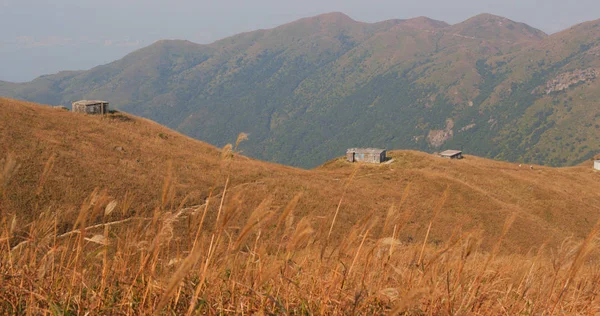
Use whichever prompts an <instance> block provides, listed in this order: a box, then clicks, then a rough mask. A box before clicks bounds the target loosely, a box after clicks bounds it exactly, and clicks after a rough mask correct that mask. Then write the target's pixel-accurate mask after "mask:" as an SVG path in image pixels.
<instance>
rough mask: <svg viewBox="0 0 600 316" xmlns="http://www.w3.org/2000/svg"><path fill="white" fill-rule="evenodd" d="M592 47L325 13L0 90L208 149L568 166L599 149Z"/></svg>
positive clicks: (302, 162) (584, 36)
mask: <svg viewBox="0 0 600 316" xmlns="http://www.w3.org/2000/svg"><path fill="white" fill-rule="evenodd" d="M599 43H600V28H599V27H598V22H589V23H584V24H581V25H578V26H575V27H573V28H571V29H569V30H566V31H564V32H562V33H558V34H554V35H552V36H547V35H546V34H544V33H543V32H541V31H539V30H536V29H534V28H531V27H529V26H527V25H525V24H522V23H517V22H514V21H510V20H508V19H505V18H502V17H497V16H493V15H489V14H482V15H478V16H476V17H473V18H471V19H469V20H467V21H464V22H462V23H458V24H455V25H448V24H446V23H444V22H440V21H435V20H431V19H428V18H424V17H419V18H415V19H409V20H389V21H383V22H379V23H361V22H357V21H354V20H352V19H351V18H349V17H347V16H345V15H343V14H341V13H330V14H325V15H320V16H316V17H312V18H306V19H301V20H298V21H295V22H292V23H290V24H286V25H283V26H280V27H277V28H274V29H270V30H259V31H254V32H249V33H243V34H239V35H236V36H233V37H230V38H226V39H223V40H220V41H217V42H215V43H212V44H209V45H199V44H194V43H191V42H187V41H160V42H157V43H155V44H153V45H151V46H149V47H146V48H144V49H141V50H138V51H136V52H133V53H131V54H129V55H127V56H126V57H124V58H123V59H121V60H118V61H115V62H113V63H110V64H107V65H103V66H99V67H96V68H93V69H91V70H89V71H85V72H64V73H59V74H56V75H49V76H43V77H40V78H38V79H36V80H34V81H32V82H30V83H24V84H11V83H0V95H5V96H9V97H14V98H21V99H26V100H30V101H35V102H40V103H49V104H70V102H72V101H75V100H78V99H83V98H89V99H91V98H94V99H95V98H99V99H107V100H109V101H110V102H111V104H112V106H113V107H115V108H118V109H120V110H124V111H128V112H131V113H134V114H136V115H141V116H144V117H147V118H150V119H152V120H155V121H158V122H159V123H162V124H165V125H167V126H169V127H171V128H175V129H177V130H179V131H181V132H183V133H186V134H188V135H190V136H193V137H195V138H198V139H201V140H204V141H207V142H210V143H212V144H215V145H217V146H221V145H223V144H225V143H227V142H228V141H230V140H231V139H234V138H235V136H236V135H237V134H238V133H239V132H242V131H243V132H248V133H250V140H249V141H248V142H246V143H245V144H244V147H243V150H244V153H245V154H246V155H249V156H253V157H256V158H260V159H264V160H270V161H274V162H279V163H284V164H291V165H296V166H302V167H313V166H316V165H319V164H321V163H322V162H324V161H326V160H328V159H330V158H332V157H335V156H340V155H341V154H342V153H343V152H344V150H345V148H347V147H355V146H377V147H387V148H395V149H401V148H402V149H418V150H425V151H437V150H440V149H442V148H449V147H454V148H463V149H464V150H465V151H467V152H469V153H473V154H476V155H481V156H487V157H492V158H499V159H506V160H509V161H531V162H535V163H541V164H550V165H568V164H574V163H578V162H580V161H582V160H584V159H587V158H589V157H591V156H592V155H593V154H594V153H595V152H597V151H599V150H600V145H599V144H597V143H595V142H594V140H595V139H596V138H597V137H598V136H600V129H598V128H597V127H596V126H597V122H598V118H597V116H600V114H598V115H596V113H599V111H598V110H597V109H598V105H599V104H600V99H599V98H598V94H599V93H600V92H599V91H600V90H599V89H597V88H598V87H597V81H596V79H595V78H596V69H599V70H600V68H599V67H598V65H597V63H598V58H597V57H598V56H599V54H600V45H599ZM547 85H548V87H547ZM565 86H566V87H565ZM547 90H548V91H549V90H552V91H550V92H548V93H547ZM598 123H600V122H598Z"/></svg>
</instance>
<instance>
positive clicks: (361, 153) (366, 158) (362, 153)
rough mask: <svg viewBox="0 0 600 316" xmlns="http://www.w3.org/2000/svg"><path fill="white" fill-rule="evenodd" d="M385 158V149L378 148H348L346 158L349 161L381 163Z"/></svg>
mask: <svg viewBox="0 0 600 316" xmlns="http://www.w3.org/2000/svg"><path fill="white" fill-rule="evenodd" d="M385 159H386V150H385V149H379V148H349V149H348V150H347V151H346V160H348V161H349V162H370V163H382V162H384V161H385Z"/></svg>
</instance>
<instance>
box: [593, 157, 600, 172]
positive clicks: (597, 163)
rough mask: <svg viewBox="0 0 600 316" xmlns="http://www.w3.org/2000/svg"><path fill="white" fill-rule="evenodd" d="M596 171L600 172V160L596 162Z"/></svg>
mask: <svg viewBox="0 0 600 316" xmlns="http://www.w3.org/2000/svg"><path fill="white" fill-rule="evenodd" d="M594 169H596V170H600V159H596V160H594Z"/></svg>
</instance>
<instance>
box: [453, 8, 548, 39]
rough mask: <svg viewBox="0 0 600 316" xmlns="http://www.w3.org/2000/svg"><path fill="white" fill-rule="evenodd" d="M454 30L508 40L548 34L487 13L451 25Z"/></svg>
mask: <svg viewBox="0 0 600 316" xmlns="http://www.w3.org/2000/svg"><path fill="white" fill-rule="evenodd" d="M452 28H453V29H454V32H456V33H458V34H461V35H463V36H466V37H472V38H477V39H490V38H496V39H500V40H504V41H509V42H514V43H518V42H525V41H532V40H534V41H536V40H541V39H544V38H545V37H547V36H548V35H547V34H546V33H544V32H542V31H540V30H538V29H536V28H534V27H531V26H529V25H527V24H525V23H521V22H515V21H513V20H510V19H508V18H505V17H502V16H498V15H493V14H489V13H482V14H478V15H476V16H474V17H472V18H470V19H467V20H465V21H463V22H461V23H457V24H454V25H452Z"/></svg>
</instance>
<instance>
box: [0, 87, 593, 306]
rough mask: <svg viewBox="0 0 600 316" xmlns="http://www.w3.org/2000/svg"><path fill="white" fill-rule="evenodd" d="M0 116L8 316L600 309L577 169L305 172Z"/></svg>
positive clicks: (164, 134) (41, 111)
mask: <svg viewBox="0 0 600 316" xmlns="http://www.w3.org/2000/svg"><path fill="white" fill-rule="evenodd" d="M0 122H2V124H0V133H1V134H0V135H2V137H1V138H0V148H1V149H2V150H3V152H2V155H0V160H1V163H0V180H1V181H0V198H1V199H0V254H1V255H0V276H1V279H0V283H1V284H2V287H0V311H1V312H3V313H32V314H43V313H58V314H61V313H76V314H84V313H86V312H90V313H93V314H140V313H144V314H146V313H161V314H162V313H166V314H184V313H191V314H198V313H199V314H216V313H235V314H246V313H265V314H270V313H276V314H282V313H288V314H299V313H315V314H324V313H325V314H333V313H338V314H342V313H343V314H354V313H356V314H387V313H392V314H471V313H474V314H509V315H511V314H517V313H524V314H543V313H546V314H551V313H554V314H572V313H579V314H596V313H600V309H599V308H598V303H597V302H596V296H597V292H598V282H600V273H599V271H600V270H599V265H598V263H597V261H596V258H597V248H596V245H597V233H598V227H597V225H596V226H595V225H594V224H595V223H596V222H597V220H598V211H597V208H596V207H595V205H597V204H598V203H597V202H598V195H597V194H596V193H595V192H594V188H597V187H598V182H599V178H598V177H599V176H600V175H598V174H596V173H594V172H593V171H591V170H590V169H591V168H590V166H587V165H586V166H579V167H573V168H563V169H552V168H545V167H540V166H535V167H534V169H533V170H530V169H529V168H519V167H518V166H516V165H513V164H508V163H502V162H494V161H490V160H486V159H481V158H476V157H470V156H469V157H467V158H466V159H464V160H462V161H450V160H441V159H438V158H435V157H431V156H430V155H427V154H424V153H418V152H407V151H402V152H392V153H391V155H392V157H393V158H394V159H395V162H394V163H392V164H390V165H383V166H369V165H351V164H347V163H345V162H343V161H342V160H339V159H338V160H334V161H331V162H329V163H327V164H325V165H323V166H322V167H320V168H317V169H315V170H311V171H306V170H299V169H294V168H289V167H284V166H279V165H274V164H269V163H264V162H260V161H255V160H252V159H248V158H245V157H243V156H240V155H238V154H236V153H235V145H234V146H232V147H230V148H229V149H228V150H227V151H221V150H218V149H216V148H214V147H212V146H209V145H206V144H203V143H201V142H197V141H194V140H191V139H189V138H187V137H185V136H182V135H180V134H178V133H175V132H173V131H170V130H168V129H166V128H163V127H161V126H159V125H157V124H154V123H152V122H149V121H146V120H143V119H140V118H136V117H131V116H128V115H124V114H113V115H110V116H108V117H104V118H102V117H93V116H85V115H78V114H75V113H69V112H62V111H59V110H55V109H52V108H47V107H41V106H38V105H34V104H29V103H23V102H18V101H13V100H7V99H0ZM242 138H243V137H242ZM242 140H243V139H238V141H242ZM234 141H235V140H232V142H234ZM115 147H122V148H123V150H119V149H115ZM426 236H427V237H426Z"/></svg>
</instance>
